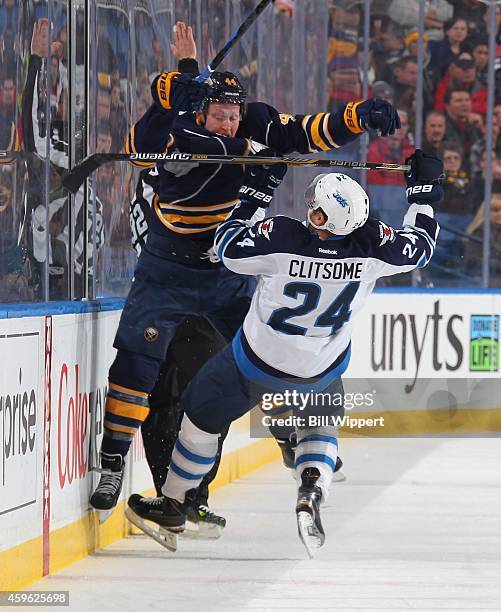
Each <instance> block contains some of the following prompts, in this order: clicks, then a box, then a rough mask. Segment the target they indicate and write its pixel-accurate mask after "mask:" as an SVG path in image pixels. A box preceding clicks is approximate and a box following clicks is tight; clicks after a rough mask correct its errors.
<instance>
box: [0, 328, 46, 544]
mask: <svg viewBox="0 0 501 612" xmlns="http://www.w3.org/2000/svg"><path fill="white" fill-rule="evenodd" d="M42 349H43V324H42V323H41V322H40V319H39V318H33V319H32V318H28V319H19V320H16V321H15V322H13V321H8V320H2V321H0V355H1V360H0V361H1V367H0V525H1V529H0V534H1V536H0V550H3V549H5V548H8V547H9V546H10V542H11V541H12V540H13V539H14V540H19V539H20V538H22V539H28V538H29V537H35V536H36V535H39V534H40V529H41V521H39V522H38V523H37V521H36V520H34V519H36V518H37V517H38V516H39V504H40V497H41V476H42V470H41V439H42V435H41V432H42V428H43V419H42V414H43V392H42V377H41V374H42V371H43V368H42V367H41V361H42Z"/></svg>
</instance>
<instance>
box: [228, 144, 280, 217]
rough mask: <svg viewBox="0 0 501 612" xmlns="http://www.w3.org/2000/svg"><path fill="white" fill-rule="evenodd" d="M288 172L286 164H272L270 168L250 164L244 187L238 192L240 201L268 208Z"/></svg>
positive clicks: (246, 171)
mask: <svg viewBox="0 0 501 612" xmlns="http://www.w3.org/2000/svg"><path fill="white" fill-rule="evenodd" d="M261 153H263V152H261ZM286 172H287V166H286V165H285V164H272V165H270V166H258V165H254V164H248V165H247V167H246V170H245V175H244V182H243V185H242V187H240V190H239V192H238V194H239V196H240V199H241V200H242V202H249V203H250V204H256V205H257V206H259V207H261V208H267V207H268V206H269V205H270V204H271V200H272V199H273V194H274V192H275V189H276V188H277V187H278V186H279V185H280V183H281V182H282V181H283V179H284V176H285V173H286Z"/></svg>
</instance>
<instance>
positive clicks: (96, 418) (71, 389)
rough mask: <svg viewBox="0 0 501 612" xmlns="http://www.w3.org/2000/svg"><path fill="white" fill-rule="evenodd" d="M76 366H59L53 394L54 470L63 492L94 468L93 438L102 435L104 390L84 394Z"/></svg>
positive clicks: (94, 441)
mask: <svg viewBox="0 0 501 612" xmlns="http://www.w3.org/2000/svg"><path fill="white" fill-rule="evenodd" d="M84 372H85V370H82V368H81V366H80V364H78V363H76V364H74V365H68V364H67V363H64V362H63V364H62V365H61V370H60V373H59V381H58V394H57V467H58V478H59V486H60V487H61V489H63V488H64V487H65V486H67V485H70V484H71V483H72V482H73V481H75V480H81V479H83V478H85V476H86V474H87V472H88V471H89V470H90V469H91V468H92V466H93V465H97V459H96V457H95V455H96V447H97V438H98V437H99V436H100V435H101V434H102V429H103V425H102V424H103V419H104V400H105V397H106V386H105V385H104V386H102V387H98V388H97V389H95V390H92V391H87V390H85V388H83V387H85V382H86V380H87V376H86V375H85V374H84Z"/></svg>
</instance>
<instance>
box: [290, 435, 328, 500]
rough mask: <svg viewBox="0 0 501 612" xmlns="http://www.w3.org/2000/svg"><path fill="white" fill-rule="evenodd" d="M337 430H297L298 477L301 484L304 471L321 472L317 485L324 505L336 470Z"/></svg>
mask: <svg viewBox="0 0 501 612" xmlns="http://www.w3.org/2000/svg"><path fill="white" fill-rule="evenodd" d="M336 458H337V428H336V427H312V428H308V429H298V430H297V448H296V457H295V463H294V465H295V468H296V477H297V480H298V482H301V474H302V472H303V470H304V469H306V468H309V467H315V468H317V469H318V470H319V472H320V478H319V479H318V482H317V485H318V486H319V487H320V488H321V489H322V503H324V502H325V500H326V499H327V497H328V495H329V489H330V486H331V482H332V475H333V474H334V470H335V469H336Z"/></svg>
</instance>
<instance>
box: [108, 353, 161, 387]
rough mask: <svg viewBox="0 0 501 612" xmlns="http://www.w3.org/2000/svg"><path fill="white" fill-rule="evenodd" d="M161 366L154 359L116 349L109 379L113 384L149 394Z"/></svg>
mask: <svg viewBox="0 0 501 612" xmlns="http://www.w3.org/2000/svg"><path fill="white" fill-rule="evenodd" d="M161 365H162V361H161V360H159V359H155V358H154V357H149V356H148V355H141V354H140V353H132V352H130V351H124V350H123V349H118V351H117V355H116V357H115V360H114V361H113V364H112V366H111V368H110V374H109V379H110V382H112V383H113V384H116V385H120V386H121V387H127V388H129V389H135V390H137V391H141V392H144V393H148V394H149V393H151V391H152V390H153V387H154V386H155V383H156V381H157V378H158V373H159V371H160V366H161Z"/></svg>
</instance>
